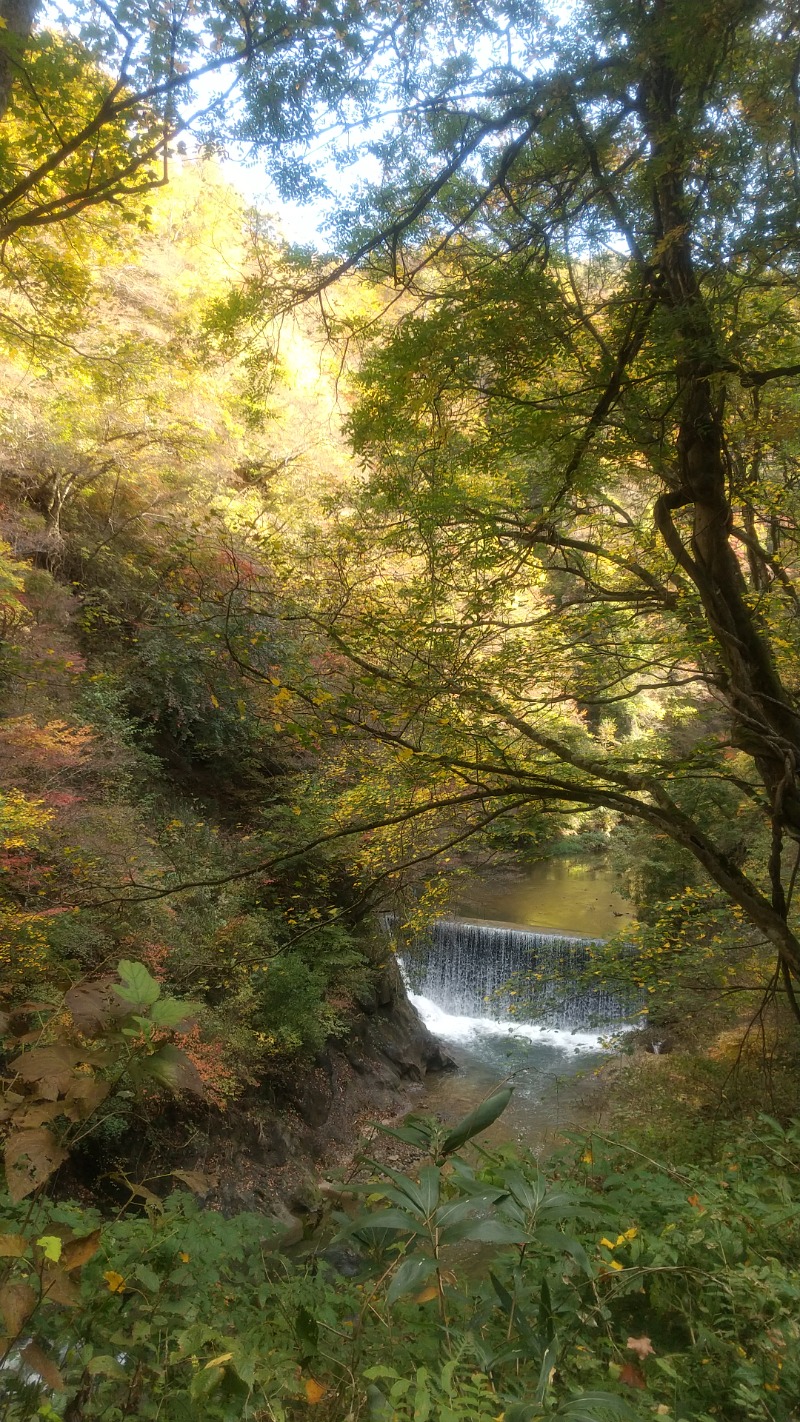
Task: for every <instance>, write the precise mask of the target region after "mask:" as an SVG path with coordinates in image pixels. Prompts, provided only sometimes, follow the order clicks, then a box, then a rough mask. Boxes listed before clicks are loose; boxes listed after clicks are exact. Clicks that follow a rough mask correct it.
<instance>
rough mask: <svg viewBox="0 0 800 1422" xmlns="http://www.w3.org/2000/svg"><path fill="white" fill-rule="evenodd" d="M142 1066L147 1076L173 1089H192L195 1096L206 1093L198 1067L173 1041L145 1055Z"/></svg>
mask: <svg viewBox="0 0 800 1422" xmlns="http://www.w3.org/2000/svg"><path fill="white" fill-rule="evenodd" d="M140 1066H141V1069H142V1071H143V1072H145V1074H146V1075H147V1076H151V1077H152V1078H153V1080H154V1081H158V1082H160V1083H161V1085H162V1086H168V1087H169V1088H170V1090H172V1091H191V1092H193V1093H194V1095H195V1096H202V1095H203V1094H204V1091H203V1083H202V1080H201V1078H200V1074H199V1072H198V1071H197V1068H196V1067H195V1066H194V1065H193V1063H192V1062H191V1061H190V1060H189V1058H188V1057H187V1055H186V1053H185V1052H182V1051H181V1050H180V1048H179V1047H176V1046H174V1045H173V1043H172V1042H165V1043H164V1045H163V1046H161V1047H159V1049H158V1051H157V1052H153V1054H152V1056H149V1057H144V1058H143V1059H142V1060H141V1062H140Z"/></svg>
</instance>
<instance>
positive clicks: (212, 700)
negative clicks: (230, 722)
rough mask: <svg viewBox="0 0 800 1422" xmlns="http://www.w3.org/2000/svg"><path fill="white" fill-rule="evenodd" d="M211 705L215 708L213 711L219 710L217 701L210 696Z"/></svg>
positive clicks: (214, 697)
mask: <svg viewBox="0 0 800 1422" xmlns="http://www.w3.org/2000/svg"><path fill="white" fill-rule="evenodd" d="M211 705H212V706H213V707H214V708H215V710H217V711H218V710H219V702H218V701H217V698H216V696H212V698H211Z"/></svg>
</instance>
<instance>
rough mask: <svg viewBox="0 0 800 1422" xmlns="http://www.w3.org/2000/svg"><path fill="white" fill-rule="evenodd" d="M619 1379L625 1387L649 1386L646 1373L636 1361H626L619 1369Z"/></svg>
mask: <svg viewBox="0 0 800 1422" xmlns="http://www.w3.org/2000/svg"><path fill="white" fill-rule="evenodd" d="M619 1381H620V1382H621V1383H624V1384H625V1387H647V1383H646V1382H645V1377H644V1373H642V1372H641V1371H640V1369H639V1368H637V1366H636V1364H635V1363H625V1364H624V1365H623V1366H622V1367H621V1368H620V1370H619Z"/></svg>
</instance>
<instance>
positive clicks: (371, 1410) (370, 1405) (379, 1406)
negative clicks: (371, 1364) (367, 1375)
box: [367, 1369, 394, 1422]
mask: <svg viewBox="0 0 800 1422" xmlns="http://www.w3.org/2000/svg"><path fill="white" fill-rule="evenodd" d="M370 1372H372V1369H370ZM367 1415H368V1417H369V1422H392V1418H393V1417H394V1408H393V1407H392V1405H391V1403H390V1402H389V1399H388V1398H387V1397H386V1396H385V1394H384V1393H382V1392H381V1390H380V1388H379V1387H376V1386H375V1384H374V1383H369V1384H368V1386H367Z"/></svg>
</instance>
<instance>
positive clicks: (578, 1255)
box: [534, 1225, 594, 1279]
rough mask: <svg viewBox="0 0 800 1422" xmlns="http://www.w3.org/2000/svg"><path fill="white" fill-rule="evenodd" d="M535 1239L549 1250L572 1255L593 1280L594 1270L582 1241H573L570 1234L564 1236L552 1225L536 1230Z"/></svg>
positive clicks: (542, 1226)
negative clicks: (561, 1251)
mask: <svg viewBox="0 0 800 1422" xmlns="http://www.w3.org/2000/svg"><path fill="white" fill-rule="evenodd" d="M534 1238H535V1239H536V1240H537V1242H538V1243H539V1244H544V1245H545V1246H546V1247H547V1248H548V1249H558V1250H563V1251H564V1253H565V1254H571V1255H572V1258H573V1259H574V1260H575V1263H576V1264H577V1265H578V1266H579V1267H580V1268H581V1269H582V1270H583V1272H584V1274H585V1275H586V1277H587V1278H589V1279H591V1277H592V1274H593V1273H594V1270H593V1269H592V1265H591V1262H590V1260H589V1256H588V1254H587V1253H586V1250H585V1249H584V1247H583V1245H582V1244H581V1242H580V1240H578V1239H573V1238H572V1236H571V1235H569V1234H562V1233H561V1231H560V1230H558V1229H554V1228H553V1226H552V1225H540V1226H539V1228H538V1229H537V1230H536V1234H535V1236H534Z"/></svg>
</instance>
